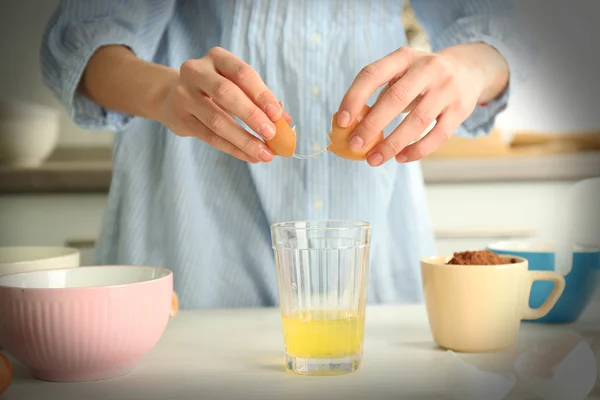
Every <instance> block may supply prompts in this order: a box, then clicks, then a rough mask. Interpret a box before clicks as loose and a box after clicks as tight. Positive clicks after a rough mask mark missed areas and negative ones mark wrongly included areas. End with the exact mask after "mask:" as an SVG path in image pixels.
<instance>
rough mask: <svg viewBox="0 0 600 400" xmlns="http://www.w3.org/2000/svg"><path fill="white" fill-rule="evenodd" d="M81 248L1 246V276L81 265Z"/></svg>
mask: <svg viewBox="0 0 600 400" xmlns="http://www.w3.org/2000/svg"><path fill="white" fill-rule="evenodd" d="M79 262H80V254H79V250H77V249H74V248H70V247H40V246H5V247H0V276H3V275H12V274H19V273H21V272H30V271H39V270H44V269H58V268H72V267H79Z"/></svg>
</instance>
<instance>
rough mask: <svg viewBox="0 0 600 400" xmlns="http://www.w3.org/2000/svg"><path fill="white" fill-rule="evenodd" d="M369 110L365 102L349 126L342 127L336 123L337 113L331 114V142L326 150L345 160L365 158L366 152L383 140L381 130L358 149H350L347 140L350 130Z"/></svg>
mask: <svg viewBox="0 0 600 400" xmlns="http://www.w3.org/2000/svg"><path fill="white" fill-rule="evenodd" d="M369 111H371V107H369V106H368V105H366V104H365V105H364V106H363V108H362V110H360V112H359V113H358V116H357V117H356V119H355V120H354V122H352V124H350V126H348V127H347V128H342V127H341V126H339V125H338V124H337V122H336V121H337V116H338V113H335V114H334V115H333V118H332V119H331V133H330V134H329V141H330V142H331V144H330V145H329V147H327V150H329V151H330V152H332V153H333V154H335V155H337V156H339V157H342V158H345V159H347V160H354V161H362V160H366V159H367V153H368V152H369V151H371V150H372V149H373V148H374V147H375V146H377V144H379V143H380V142H381V141H382V140H383V138H384V137H383V131H381V132H379V133H378V134H377V137H376V138H375V140H373V141H372V142H371V143H369V144H368V145H366V146H365V147H364V148H363V149H362V150H360V151H352V150H350V147H349V143H348V142H349V139H350V134H351V133H352V131H354V129H356V127H357V126H358V124H359V123H360V121H362V119H363V118H364V117H365V116H366V115H367V114H368V113H369Z"/></svg>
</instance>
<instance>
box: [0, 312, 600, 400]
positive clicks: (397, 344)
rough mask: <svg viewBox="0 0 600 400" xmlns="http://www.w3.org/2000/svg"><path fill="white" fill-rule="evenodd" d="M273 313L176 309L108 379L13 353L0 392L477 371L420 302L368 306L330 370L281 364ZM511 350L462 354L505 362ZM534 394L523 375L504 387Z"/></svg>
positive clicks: (43, 393) (175, 392) (15, 397)
mask: <svg viewBox="0 0 600 400" xmlns="http://www.w3.org/2000/svg"><path fill="white" fill-rule="evenodd" d="M599 310H600V304H593V305H592V306H591V307H589V308H588V310H587V311H586V313H585V315H584V317H583V318H582V319H581V321H580V322H579V323H577V324H576V325H572V326H568V325H540V324H530V323H526V324H523V325H522V328H521V334H520V344H519V346H518V347H519V349H523V348H525V347H527V344H528V343H529V344H530V343H531V340H535V339H537V338H540V337H545V336H547V335H552V334H555V333H561V332H565V331H569V330H571V329H574V330H577V331H578V332H580V333H581V335H582V336H585V334H586V333H587V334H589V332H592V331H593V332H600V312H598V311H599ZM594 317H595V318H594ZM279 318H280V317H279V312H278V310H276V309H236V310H206V311H182V312H180V313H179V315H177V316H176V317H175V318H173V319H171V321H170V322H169V326H168V328H167V330H166V332H165V334H164V336H163V337H162V339H161V341H160V342H159V343H158V345H157V346H156V347H155V348H154V349H153V350H152V351H151V352H150V353H149V354H147V355H146V356H145V357H144V358H143V359H142V360H141V362H140V363H139V364H138V365H137V367H136V368H135V370H134V371H133V372H131V373H130V374H128V375H125V376H123V377H119V378H115V379H110V380H105V381H97V382H87V383H68V384H65V383H49V382H42V381H38V380H36V379H33V378H31V377H30V375H29V372H28V370H27V369H26V368H25V367H24V366H22V365H21V364H19V363H17V362H15V361H14V360H13V362H14V369H15V379H14V381H13V383H12V385H11V387H10V388H9V389H8V391H7V392H6V393H5V394H4V396H3V397H2V399H3V400H25V399H26V400H36V399H44V400H48V399H67V398H73V399H85V400H92V399H98V400H100V399H101V400H109V399H123V400H126V399H144V400H152V399H211V400H212V399H254V398H260V399H271V398H272V399H286V400H287V399H306V398H308V399H321V398H327V399H337V398H344V399H388V398H389V399H392V398H393V399H404V398H407V399H428V398H432V399H452V398H453V397H452V396H451V395H450V393H452V391H453V390H456V389H457V388H461V387H462V388H463V389H464V388H465V387H470V386H471V385H476V384H477V382H479V381H480V380H479V379H477V378H475V379H474V378H473V377H472V376H471V375H464V374H461V373H460V371H459V372H458V375H453V374H454V373H456V371H457V370H456V368H459V366H458V363H457V362H456V360H455V359H453V357H452V355H451V354H450V353H447V352H445V351H443V350H440V349H438V348H436V347H435V345H434V343H433V342H432V338H431V334H430V331H429V326H428V323H427V317H426V313H425V308H424V307H423V306H374V307H369V308H368V311H367V325H366V338H365V347H364V362H363V365H362V366H361V367H360V369H359V370H358V371H357V372H355V373H352V374H346V375H339V376H332V377H305V376H296V375H294V374H291V373H287V372H285V371H284V369H283V340H282V335H281V326H280V320H279ZM582 331H583V332H582ZM596 334H597V333H596ZM598 340H600V338H599V339H598ZM514 354H516V352H506V353H502V354H491V355H490V354H488V355H460V357H461V359H463V360H467V361H469V360H470V362H472V363H477V365H487V366H492V368H494V369H497V370H498V369H500V370H506V368H508V369H509V370H510V369H512V363H513V362H514ZM453 371H454V372H453ZM448 377H452V378H451V379H448ZM461 377H462V378H461ZM594 392H595V393H594ZM594 392H593V395H594V396H596V397H589V399H597V398H600V384H599V383H598V382H597V383H596V388H595V390H594ZM536 398H537V397H535V396H534V395H532V394H529V391H528V390H527V389H526V388H525V387H524V386H522V385H521V384H517V386H515V388H514V389H513V391H512V392H511V394H510V395H509V396H508V397H507V399H536Z"/></svg>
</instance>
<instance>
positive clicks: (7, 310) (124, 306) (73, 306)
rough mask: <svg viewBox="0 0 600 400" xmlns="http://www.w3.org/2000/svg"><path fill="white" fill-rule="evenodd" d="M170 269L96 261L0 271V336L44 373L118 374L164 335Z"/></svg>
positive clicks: (61, 377)
mask: <svg viewBox="0 0 600 400" xmlns="http://www.w3.org/2000/svg"><path fill="white" fill-rule="evenodd" d="M172 293H173V274H172V272H171V271H169V270H167V269H163V268H154V267H137V266H102V267H80V268H67V269H55V270H46V271H34V272H25V273H21V274H15V275H7V276H3V277H0V321H1V324H2V326H3V328H2V329H0V343H2V345H3V346H4V348H5V349H6V350H8V352H9V353H11V354H12V355H13V356H14V357H15V358H16V359H17V360H19V361H20V362H22V363H23V364H25V365H26V366H28V367H29V368H30V369H31V370H32V372H33V375H34V376H35V377H36V378H38V379H42V380H47V381H56V382H74V381H89V380H98V379H106V378H111V377H115V376H119V375H123V374H125V373H127V372H129V371H130V370H132V369H133V367H134V366H135V364H136V363H137V362H138V360H139V359H140V358H141V357H142V356H143V355H144V354H146V353H147V352H148V351H150V350H151V349H152V348H153V347H154V345H156V343H157V342H158V340H159V339H160V337H161V336H162V334H163V332H164V330H165V328H166V326H167V322H168V320H169V314H170V311H171V297H172Z"/></svg>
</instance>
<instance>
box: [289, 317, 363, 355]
mask: <svg viewBox="0 0 600 400" xmlns="http://www.w3.org/2000/svg"><path fill="white" fill-rule="evenodd" d="M282 322H283V338H284V342H285V348H286V352H287V353H288V354H289V355H290V356H294V357H302V358H315V359H316V358H342V357H347V356H351V355H354V354H357V353H360V352H362V346H363V338H364V332H365V316H364V314H358V313H356V312H350V311H345V310H309V311H301V312H298V313H296V314H294V315H293V316H291V317H282Z"/></svg>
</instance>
